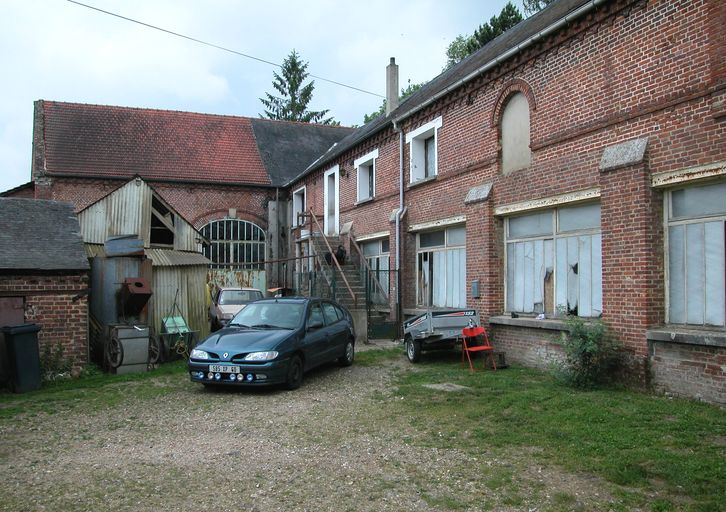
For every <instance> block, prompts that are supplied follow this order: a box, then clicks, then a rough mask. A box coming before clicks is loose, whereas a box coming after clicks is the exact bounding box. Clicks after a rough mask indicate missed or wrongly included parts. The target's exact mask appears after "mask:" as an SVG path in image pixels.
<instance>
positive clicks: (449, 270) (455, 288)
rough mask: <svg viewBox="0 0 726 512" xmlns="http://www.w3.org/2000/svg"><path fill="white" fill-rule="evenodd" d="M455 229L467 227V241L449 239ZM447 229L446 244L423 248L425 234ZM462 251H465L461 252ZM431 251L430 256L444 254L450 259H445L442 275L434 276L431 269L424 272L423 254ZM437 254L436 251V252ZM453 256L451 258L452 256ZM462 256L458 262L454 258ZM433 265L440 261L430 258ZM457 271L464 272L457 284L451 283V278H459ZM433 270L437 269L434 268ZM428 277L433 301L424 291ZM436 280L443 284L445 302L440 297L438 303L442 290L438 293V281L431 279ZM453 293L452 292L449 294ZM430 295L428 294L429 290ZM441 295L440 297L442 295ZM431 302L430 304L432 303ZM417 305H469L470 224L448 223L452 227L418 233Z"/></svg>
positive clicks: (461, 273)
mask: <svg viewBox="0 0 726 512" xmlns="http://www.w3.org/2000/svg"><path fill="white" fill-rule="evenodd" d="M452 229H463V230H464V243H463V244H456V245H455V244H453V243H451V242H450V239H449V231H450V230H452ZM440 231H443V232H444V244H443V245H437V246H431V247H423V248H422V247H421V235H423V234H428V233H435V232H440ZM460 251H462V252H460ZM424 253H427V257H426V258H427V259H429V258H433V257H435V255H436V254H437V255H440V256H444V257H445V258H446V260H443V261H444V270H443V274H442V275H441V276H437V275H434V274H433V273H431V274H430V273H429V272H428V271H424V270H423V269H422V268H421V261H422V259H423V256H422V255H423V254H424ZM435 253H436V254H435ZM449 256H451V258H449ZM455 258H458V259H459V262H458V263H459V264H458V265H454V262H453V259H455ZM449 259H451V260H452V262H451V266H450V265H449ZM429 261H430V262H431V263H430V264H431V265H433V266H435V265H436V260H435V259H434V260H429ZM454 271H457V272H460V275H459V279H456V281H457V282H456V284H454V283H453V282H451V283H450V282H449V281H450V280H451V279H455V277H454V276H452V274H453V273H454ZM433 272H436V270H435V269H434V270H433ZM425 277H428V278H429V283H428V290H429V291H430V293H431V295H432V297H431V300H430V301H429V297H428V296H426V297H424V296H423V295H424V293H426V292H427V290H426V289H425V287H424V286H423V284H422V283H421V279H423V278H425ZM433 279H436V280H438V281H439V283H440V284H441V285H442V286H443V290H444V293H443V302H441V301H440V300H439V301H438V302H437V294H438V293H440V291H439V292H437V291H436V290H435V289H434V282H431V281H432V280H433ZM449 292H451V293H449ZM427 295H428V293H427ZM439 298H440V297H439ZM429 302H430V303H429ZM416 306H417V307H432V306H433V307H462V308H463V307H466V225H465V224H459V225H453V226H452V225H448V226H442V227H441V228H440V229H435V230H428V231H421V232H418V233H417V234H416Z"/></svg>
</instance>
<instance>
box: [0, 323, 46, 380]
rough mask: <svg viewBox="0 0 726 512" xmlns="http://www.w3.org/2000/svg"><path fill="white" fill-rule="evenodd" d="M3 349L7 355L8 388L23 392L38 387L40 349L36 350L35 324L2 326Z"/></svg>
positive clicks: (36, 333)
mask: <svg viewBox="0 0 726 512" xmlns="http://www.w3.org/2000/svg"><path fill="white" fill-rule="evenodd" d="M0 330H2V333H3V334H4V335H5V350H6V352H7V355H8V374H9V377H10V379H9V384H10V389H11V390H12V391H14V392H15V393H25V392H27V391H32V390H34V389H38V388H39V387H40V351H39V350H38V331H40V326H39V325H37V324H21V325H11V326H6V327H3V328H2V329H0Z"/></svg>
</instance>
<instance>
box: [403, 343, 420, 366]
mask: <svg viewBox="0 0 726 512" xmlns="http://www.w3.org/2000/svg"><path fill="white" fill-rule="evenodd" d="M406 356H407V357H408V360H409V361H411V362H412V363H418V362H419V361H420V360H421V342H420V341H418V340H414V339H413V338H410V337H408V338H406Z"/></svg>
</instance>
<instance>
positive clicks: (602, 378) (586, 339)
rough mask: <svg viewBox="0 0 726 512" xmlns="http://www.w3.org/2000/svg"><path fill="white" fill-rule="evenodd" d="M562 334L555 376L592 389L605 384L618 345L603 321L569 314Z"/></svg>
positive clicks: (610, 373)
mask: <svg viewBox="0 0 726 512" xmlns="http://www.w3.org/2000/svg"><path fill="white" fill-rule="evenodd" d="M565 322H566V324H567V328H568V330H567V332H565V333H563V334H562V348H563V350H564V355H565V357H564V359H563V360H562V361H559V362H557V363H555V364H554V373H555V376H556V377H557V378H558V379H559V380H560V381H562V382H564V383H565V384H567V385H568V386H572V387H575V388H580V389H593V388H595V387H597V386H599V385H601V384H604V383H607V382H608V381H609V379H610V378H611V377H612V374H613V371H614V369H615V367H616V366H617V364H618V362H619V359H620V344H619V343H618V342H617V341H615V340H613V338H612V337H611V336H609V335H608V331H607V328H606V326H605V324H604V323H603V322H602V320H587V321H585V320H583V319H582V318H580V317H578V316H568V317H567V319H566V320H565Z"/></svg>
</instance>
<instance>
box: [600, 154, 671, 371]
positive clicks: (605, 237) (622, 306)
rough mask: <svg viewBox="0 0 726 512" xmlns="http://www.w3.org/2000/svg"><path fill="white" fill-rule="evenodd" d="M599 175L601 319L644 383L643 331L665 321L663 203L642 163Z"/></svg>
mask: <svg viewBox="0 0 726 512" xmlns="http://www.w3.org/2000/svg"><path fill="white" fill-rule="evenodd" d="M601 171H602V172H601V175H600V188H601V208H602V210H601V224H602V261H603V268H602V280H603V320H604V321H605V322H606V323H607V325H608V327H609V328H610V330H611V332H612V333H613V334H614V335H615V336H616V337H617V338H618V339H619V340H620V342H621V343H623V345H624V347H625V349H626V350H627V352H628V353H629V354H630V355H631V365H632V366H634V367H633V368H632V370H633V371H635V372H636V374H635V375H632V377H635V378H636V379H637V380H639V381H641V382H647V379H648V372H647V360H648V344H647V340H646V336H645V331H646V329H647V328H648V327H649V326H652V325H654V324H658V323H661V322H662V321H663V317H664V275H663V234H662V233H663V227H662V226H663V224H662V198H661V196H660V193H657V192H655V191H654V190H653V189H652V188H651V186H650V174H649V172H648V168H647V164H646V162H645V161H643V160H642V159H641V160H640V161H639V162H638V163H636V164H635V165H626V166H619V167H617V168H607V167H606V168H605V169H603V166H602V165H601Z"/></svg>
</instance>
